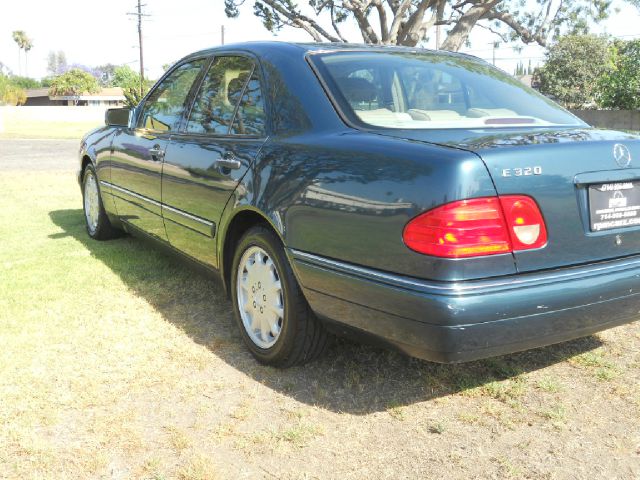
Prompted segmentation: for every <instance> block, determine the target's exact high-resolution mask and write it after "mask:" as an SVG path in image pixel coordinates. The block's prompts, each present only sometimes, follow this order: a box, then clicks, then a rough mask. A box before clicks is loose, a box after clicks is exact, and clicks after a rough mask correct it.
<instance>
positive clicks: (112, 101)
mask: <svg viewBox="0 0 640 480" xmlns="http://www.w3.org/2000/svg"><path fill="white" fill-rule="evenodd" d="M124 101H125V98H124V94H123V92H122V88H120V87H111V88H103V89H102V90H100V91H99V92H98V93H83V94H81V95H60V96H50V95H49V89H48V88H32V89H29V90H27V101H26V102H25V106H27V107H29V106H31V107H34V106H48V105H72V106H73V105H77V106H80V107H86V106H90V107H121V106H123V105H124Z"/></svg>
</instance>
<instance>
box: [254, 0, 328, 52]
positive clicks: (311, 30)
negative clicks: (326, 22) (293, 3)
mask: <svg viewBox="0 0 640 480" xmlns="http://www.w3.org/2000/svg"><path fill="white" fill-rule="evenodd" d="M261 1H262V2H264V3H265V4H267V5H269V6H270V7H271V8H273V9H274V10H275V11H276V12H278V13H279V14H280V15H282V16H284V17H285V18H288V19H289V21H291V23H293V24H294V25H297V26H298V27H300V28H303V29H304V30H305V31H306V32H307V33H308V34H309V35H311V36H312V37H313V39H314V40H315V41H316V42H321V41H322V38H321V36H322V37H324V38H326V39H327V40H329V41H330V42H339V41H340V40H339V39H338V38H336V37H334V36H333V35H331V34H330V33H329V32H327V31H326V30H325V29H324V28H322V27H321V26H320V25H319V24H318V23H317V22H316V21H315V20H312V19H311V18H309V17H307V16H306V15H303V14H302V13H300V12H299V11H290V10H287V9H286V8H285V7H284V6H283V5H282V4H281V3H280V2H279V1H278V0H261Z"/></svg>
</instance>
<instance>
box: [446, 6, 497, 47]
mask: <svg viewBox="0 0 640 480" xmlns="http://www.w3.org/2000/svg"><path fill="white" fill-rule="evenodd" d="M500 1H501V0H489V1H486V2H483V3H479V4H475V5H474V6H473V7H471V8H470V9H469V10H467V11H466V12H465V13H464V15H462V16H461V17H460V18H459V19H458V21H457V22H456V24H455V26H454V27H453V29H451V31H450V32H449V35H447V38H446V40H445V41H444V42H443V44H442V49H443V50H452V51H454V52H457V51H458V50H459V49H460V47H461V46H462V45H463V44H464V42H465V41H466V40H467V38H468V37H469V33H471V30H472V29H473V27H474V26H475V25H476V24H477V23H478V20H480V19H481V18H482V17H483V16H485V15H486V14H487V13H488V12H490V11H491V9H492V8H493V7H495V6H496V5H497V4H498V3H500Z"/></svg>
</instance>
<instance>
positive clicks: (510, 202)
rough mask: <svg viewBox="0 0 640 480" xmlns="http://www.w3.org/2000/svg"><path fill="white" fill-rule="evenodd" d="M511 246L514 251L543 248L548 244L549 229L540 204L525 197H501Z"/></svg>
mask: <svg viewBox="0 0 640 480" xmlns="http://www.w3.org/2000/svg"><path fill="white" fill-rule="evenodd" d="M500 203H501V204H502V210H503V212H504V216H505V219H506V221H507V225H509V234H510V235H511V245H512V247H513V249H514V250H530V249H532V248H541V247H544V246H545V245H546V244H547V229H546V227H545V226H544V219H543V218H542V213H541V212H540V209H539V208H538V204H537V203H536V202H535V200H534V199H533V198H531V197H526V196H524V195H505V196H503V197H500Z"/></svg>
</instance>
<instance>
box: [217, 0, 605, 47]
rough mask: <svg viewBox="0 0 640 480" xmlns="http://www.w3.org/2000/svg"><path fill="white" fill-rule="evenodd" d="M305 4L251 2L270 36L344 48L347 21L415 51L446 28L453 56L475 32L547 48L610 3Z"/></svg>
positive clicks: (229, 7) (601, 15)
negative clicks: (288, 34)
mask: <svg viewBox="0 0 640 480" xmlns="http://www.w3.org/2000/svg"><path fill="white" fill-rule="evenodd" d="M244 1H245V0H224V4H225V13H226V14H227V16H229V17H237V16H238V15H239V13H240V12H239V8H238V7H239V6H240V5H242V4H243V3H244ZM306 1H307V2H308V7H306V10H308V11H309V13H310V15H306V14H305V12H304V11H303V10H302V9H301V8H300V7H299V6H298V4H297V3H296V2H295V0H254V1H253V11H254V14H255V15H256V16H258V17H259V18H261V19H262V23H263V25H264V26H265V28H266V29H267V30H269V31H270V32H274V33H275V32H278V31H279V30H280V29H282V28H283V27H293V28H300V29H302V30H304V31H306V32H307V33H308V34H309V35H310V36H311V37H312V38H313V39H314V40H315V41H316V42H321V41H327V40H328V41H331V42H346V41H347V39H346V38H345V36H344V35H343V34H342V32H341V30H340V25H341V24H343V23H344V22H346V21H355V22H356V24H357V25H358V27H359V29H360V32H361V34H362V39H363V41H364V42H365V43H373V44H391V45H393V44H398V45H406V46H416V45H417V44H418V43H420V42H422V41H424V40H426V39H428V38H429V36H430V35H431V32H432V31H433V30H434V29H436V43H440V42H439V41H438V38H437V37H438V36H439V30H440V27H444V29H445V35H446V37H445V38H444V41H443V42H442V44H441V45H438V47H441V48H443V49H444V50H453V51H457V50H458V49H460V47H462V46H463V45H464V44H465V43H466V42H467V41H468V37H469V33H470V32H471V30H472V29H473V28H474V27H476V26H482V27H484V28H487V29H489V30H491V31H492V32H494V33H496V34H498V35H499V36H500V37H502V40H503V41H505V42H507V41H509V40H516V39H519V40H521V41H522V42H523V43H525V44H529V43H537V44H539V45H542V46H546V45H547V44H548V42H549V40H550V38H553V37H555V36H558V35H559V34H560V33H562V32H566V31H569V32H574V31H576V30H578V31H582V30H584V29H585V28H586V25H588V22H589V21H591V20H593V21H596V22H597V21H600V20H603V19H605V18H607V16H608V14H609V11H610V6H611V1H612V0H564V1H561V2H555V1H554V0H537V1H536V2H525V1H524V0H459V1H455V2H447V1H446V0H306ZM533 5H536V7H533ZM373 17H376V18H373ZM323 19H325V20H326V21H325V22H323ZM323 23H324V24H325V25H324V26H323ZM328 25H330V26H328Z"/></svg>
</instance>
